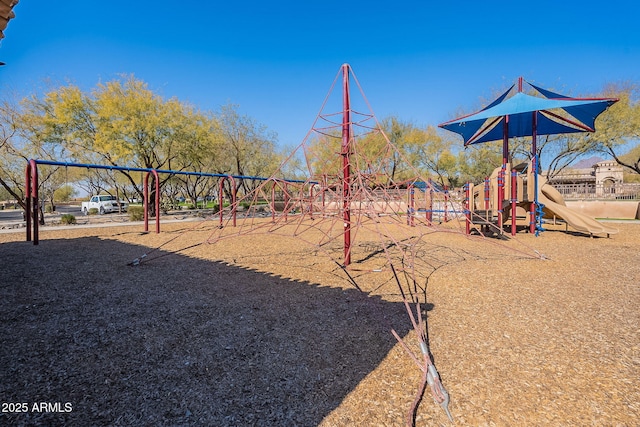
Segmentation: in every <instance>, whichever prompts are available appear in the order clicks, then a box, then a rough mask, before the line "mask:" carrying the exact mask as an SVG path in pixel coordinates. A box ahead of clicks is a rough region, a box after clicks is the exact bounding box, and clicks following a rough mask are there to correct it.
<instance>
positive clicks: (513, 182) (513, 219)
mask: <svg viewBox="0 0 640 427" xmlns="http://www.w3.org/2000/svg"><path fill="white" fill-rule="evenodd" d="M516 185H518V171H516V170H515V169H513V170H512V171H511V235H512V236H515V235H516V207H517V206H516V203H517V202H518V192H517V188H516Z"/></svg>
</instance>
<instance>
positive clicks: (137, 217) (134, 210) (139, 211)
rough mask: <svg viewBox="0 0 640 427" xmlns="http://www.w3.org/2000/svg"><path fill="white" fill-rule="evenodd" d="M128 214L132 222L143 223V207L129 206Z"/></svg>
mask: <svg viewBox="0 0 640 427" xmlns="http://www.w3.org/2000/svg"><path fill="white" fill-rule="evenodd" d="M127 212H128V213H129V220H130V221H142V220H143V219H144V207H142V206H129V209H128V211H127Z"/></svg>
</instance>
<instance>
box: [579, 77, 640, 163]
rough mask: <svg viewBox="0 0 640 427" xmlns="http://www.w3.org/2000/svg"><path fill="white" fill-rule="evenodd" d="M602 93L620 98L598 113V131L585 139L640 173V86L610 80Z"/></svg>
mask: <svg viewBox="0 0 640 427" xmlns="http://www.w3.org/2000/svg"><path fill="white" fill-rule="evenodd" d="M603 93H604V95H605V96H611V97H616V98H618V99H619V101H618V102H616V103H615V104H614V105H612V106H611V107H610V108H609V111H607V112H605V113H604V114H602V115H600V116H599V117H598V119H597V121H596V128H597V132H596V133H594V134H587V135H584V137H583V138H584V140H585V143H586V144H589V146H590V147H593V149H594V151H596V152H600V153H603V154H605V155H608V156H611V157H613V159H615V161H616V162H617V163H618V164H619V165H621V166H624V167H626V168H627V169H628V170H631V171H633V172H635V173H637V174H640V150H638V149H637V147H638V145H639V143H638V139H640V88H639V87H638V85H637V84H631V83H623V84H609V85H607V86H606V87H605V89H604V92H603ZM634 142H635V144H634ZM630 145H631V148H630V149H629V146H630ZM625 151H626V152H625Z"/></svg>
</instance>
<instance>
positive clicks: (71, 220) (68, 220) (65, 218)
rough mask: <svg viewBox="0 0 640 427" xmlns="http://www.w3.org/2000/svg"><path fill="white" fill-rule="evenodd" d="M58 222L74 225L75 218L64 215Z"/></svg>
mask: <svg viewBox="0 0 640 427" xmlns="http://www.w3.org/2000/svg"><path fill="white" fill-rule="evenodd" d="M60 222H61V223H63V224H75V223H76V217H75V216H73V215H71V214H64V215H62V216H61V217H60Z"/></svg>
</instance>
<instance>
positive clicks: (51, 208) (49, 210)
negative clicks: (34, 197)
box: [44, 205, 55, 213]
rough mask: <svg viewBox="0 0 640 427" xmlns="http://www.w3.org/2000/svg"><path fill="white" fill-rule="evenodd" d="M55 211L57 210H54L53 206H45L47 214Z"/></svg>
mask: <svg viewBox="0 0 640 427" xmlns="http://www.w3.org/2000/svg"><path fill="white" fill-rule="evenodd" d="M54 210H55V209H54V208H53V206H51V205H45V207H44V212H45V213H51V212H53V211H54Z"/></svg>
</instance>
